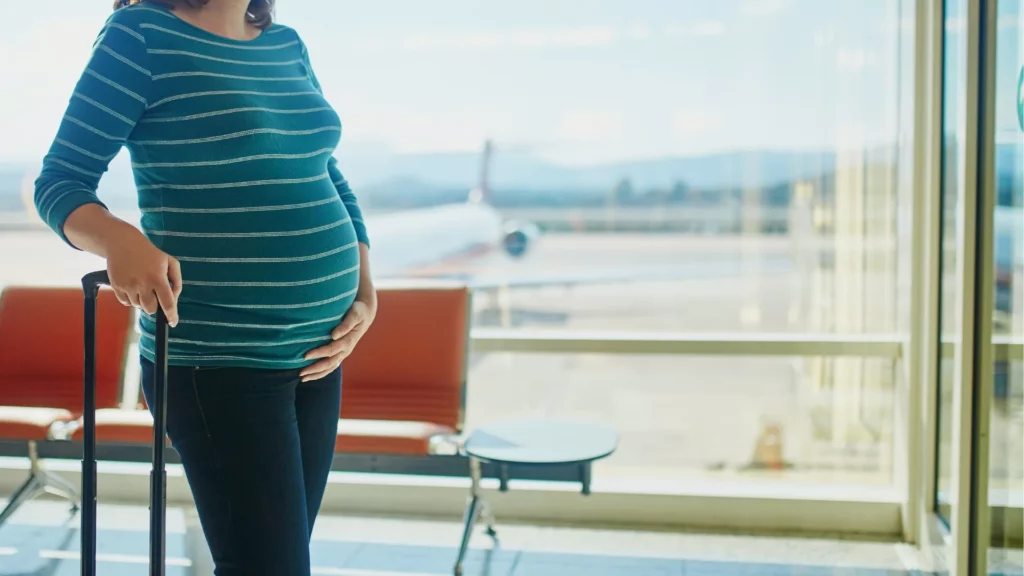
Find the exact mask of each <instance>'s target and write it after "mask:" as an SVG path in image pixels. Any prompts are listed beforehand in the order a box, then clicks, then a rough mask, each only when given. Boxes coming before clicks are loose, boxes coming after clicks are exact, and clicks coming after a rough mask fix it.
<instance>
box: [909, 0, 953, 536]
mask: <svg viewBox="0 0 1024 576" xmlns="http://www.w3.org/2000/svg"><path fill="white" fill-rule="evenodd" d="M914 20H915V26H914V98H913V101H914V102H915V103H916V105H915V107H914V160H913V162H914V173H913V174H914V176H913V190H914V193H913V202H912V215H911V218H912V219H911V224H910V225H911V227H912V233H911V234H912V235H911V262H910V266H911V271H912V272H911V280H910V285H909V287H908V289H909V290H910V291H911V296H910V298H909V302H910V310H909V314H910V322H909V326H910V334H909V341H908V343H907V346H906V355H907V357H906V361H905V362H904V363H903V368H904V374H905V375H906V381H905V387H904V389H905V396H904V402H903V407H904V408H905V415H904V416H905V418H906V420H905V423H906V424H905V428H906V430H905V434H906V446H905V448H904V450H905V453H904V455H905V460H906V462H905V463H904V465H905V466H906V473H905V475H904V477H903V486H902V488H903V490H905V500H904V502H903V505H902V520H903V535H904V538H905V539H906V540H907V541H908V542H911V543H917V544H918V545H927V544H929V543H930V534H931V530H930V528H931V526H930V522H928V519H930V518H931V516H932V504H933V503H934V502H935V492H936V485H935V466H936V458H935V455H936V447H937V439H938V437H937V435H936V428H937V424H938V422H937V417H936V416H937V412H936V403H937V389H936V385H935V384H936V383H937V382H938V371H937V367H938V364H937V362H938V345H939V344H938V338H936V337H935V335H936V334H937V333H938V330H939V304H940V298H939V268H940V267H939V262H940V259H941V256H942V246H941V244H940V230H941V227H942V220H941V202H940V199H941V193H942V189H941V184H942V170H941V167H942V157H941V151H942V86H943V79H942V75H943V45H942V31H943V25H944V22H943V10H942V4H941V3H938V2H935V1H934V0H916V4H915V14H914Z"/></svg>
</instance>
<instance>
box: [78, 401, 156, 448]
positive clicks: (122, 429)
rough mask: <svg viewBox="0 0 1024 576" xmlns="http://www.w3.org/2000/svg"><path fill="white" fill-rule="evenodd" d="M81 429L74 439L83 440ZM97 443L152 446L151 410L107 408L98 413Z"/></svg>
mask: <svg viewBox="0 0 1024 576" xmlns="http://www.w3.org/2000/svg"><path fill="white" fill-rule="evenodd" d="M83 435H84V432H83V430H82V428H81V427H79V429H78V430H76V431H75V434H74V436H73V438H74V439H75V440H81V439H82V437H83ZM96 441H97V442H109V443H112V444H152V443H153V415H152V414H150V413H149V410H123V409H120V408H107V409H103V410H97V411H96Z"/></svg>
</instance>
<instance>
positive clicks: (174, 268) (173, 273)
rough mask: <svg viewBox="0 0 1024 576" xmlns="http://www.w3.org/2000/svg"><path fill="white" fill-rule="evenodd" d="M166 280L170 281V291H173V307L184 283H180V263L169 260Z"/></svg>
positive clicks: (172, 259)
mask: <svg viewBox="0 0 1024 576" xmlns="http://www.w3.org/2000/svg"><path fill="white" fill-rule="evenodd" d="M167 279H168V280H170V281H171V289H173V290H174V300H175V305H177V300H178V297H179V296H181V287H182V286H184V283H183V282H182V281H181V262H178V261H177V260H176V259H174V258H171V261H170V265H169V267H168V269H167Z"/></svg>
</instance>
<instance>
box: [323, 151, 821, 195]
mask: <svg viewBox="0 0 1024 576" xmlns="http://www.w3.org/2000/svg"><path fill="white" fill-rule="evenodd" d="M341 163H342V165H343V166H344V169H345V173H346V175H347V176H348V177H349V179H350V180H352V181H353V182H354V183H358V184H360V185H365V186H371V185H374V184H378V183H382V182H389V181H391V182H393V181H395V180H407V181H416V182H419V183H422V184H424V185H429V186H432V187H440V188H446V187H460V188H464V189H467V190H468V189H469V188H471V187H472V186H475V185H476V180H477V178H478V173H479V170H480V166H479V165H480V156H479V155H478V154H472V153H446V154H399V155H393V156H389V157H383V156H382V157H378V158H374V159H370V158H367V157H366V156H363V155H358V154H354V155H353V156H352V158H351V160H349V158H348V157H345V156H342V157H341ZM834 168H835V154H834V153H832V152H757V151H750V152H730V153H723V154H713V155H707V156H692V157H683V158H661V159H651V160H639V161H633V162H618V163H614V164H601V165H595V166H562V165H558V164H554V163H551V162H548V161H545V160H543V159H540V158H537V157H536V156H532V155H529V154H523V153H519V152H502V151H501V149H500V148H498V149H497V150H496V152H495V155H494V157H493V159H492V163H491V182H490V183H491V187H492V188H494V189H502V188H509V189H518V190H524V191H538V190H558V191H566V192H567V191H573V190H593V189H595V188H602V189H608V188H611V187H612V186H614V185H615V184H616V183H617V182H619V181H621V180H623V179H629V180H630V181H631V183H632V185H633V186H634V187H636V188H641V189H642V188H655V187H662V188H669V187H671V186H672V185H673V184H674V183H675V182H677V181H685V182H687V183H688V184H689V185H690V186H694V187H707V188H727V187H744V186H754V187H763V186H769V185H772V184H777V183H779V182H784V181H789V180H792V179H794V178H802V177H807V176H812V175H815V174H823V173H828V172H831V171H832V170H833V169H834Z"/></svg>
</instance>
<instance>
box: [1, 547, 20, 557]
mask: <svg viewBox="0 0 1024 576" xmlns="http://www.w3.org/2000/svg"><path fill="white" fill-rule="evenodd" d="M17 553H18V549H17V548H0V556H14V555H15V554H17Z"/></svg>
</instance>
